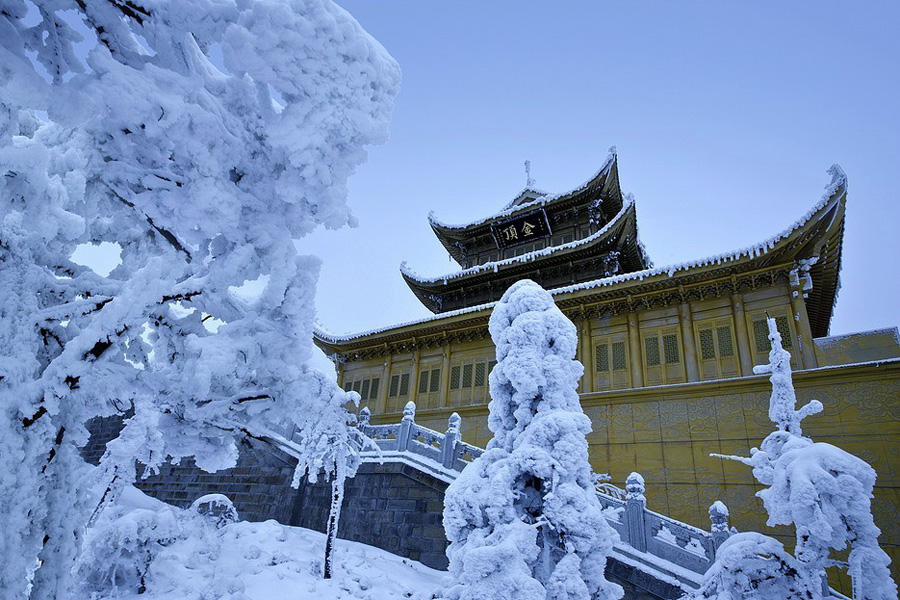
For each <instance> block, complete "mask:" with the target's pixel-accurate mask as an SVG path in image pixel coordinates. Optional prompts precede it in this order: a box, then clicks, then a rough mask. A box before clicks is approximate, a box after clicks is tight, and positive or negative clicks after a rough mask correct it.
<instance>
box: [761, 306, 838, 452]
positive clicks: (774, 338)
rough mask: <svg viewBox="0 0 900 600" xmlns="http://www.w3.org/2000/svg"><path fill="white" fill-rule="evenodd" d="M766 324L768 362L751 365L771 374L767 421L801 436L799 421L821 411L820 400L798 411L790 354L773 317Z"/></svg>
mask: <svg viewBox="0 0 900 600" xmlns="http://www.w3.org/2000/svg"><path fill="white" fill-rule="evenodd" d="M766 321H767V323H768V326H769V342H770V344H771V350H769V364H767V365H757V366H755V367H753V373H754V374H756V375H765V374H771V376H770V377H769V381H770V382H771V383H772V396H771V397H770V398H769V420H770V421H772V422H773V423H775V424H776V425H778V429H780V430H782V431H787V432H788V433H790V434H793V435H796V436H801V435H803V431H802V430H801V427H800V421H802V420H803V419H805V418H806V417H808V416H810V415H814V414H816V413H820V412H822V408H823V407H822V403H821V402H819V401H818V400H810V401H809V403H808V404H806V405H805V406H803V408H801V409H800V410H797V409H796V406H797V396H796V394H795V393H794V384H793V381H792V380H791V355H790V353H789V352H788V351H787V350H785V349H784V348H782V346H781V334H780V333H779V332H778V328H777V327H776V326H775V319H771V318H769V319H766Z"/></svg>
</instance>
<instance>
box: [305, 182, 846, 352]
mask: <svg viewBox="0 0 900 600" xmlns="http://www.w3.org/2000/svg"><path fill="white" fill-rule="evenodd" d="M828 174H829V175H831V182H830V183H829V184H828V185H827V186H825V193H824V194H823V195H822V199H821V200H820V201H819V202H817V203H816V205H815V206H813V207H812V208H811V209H810V210H809V211H807V213H806V214H805V215H803V216H802V217H800V218H799V219H798V220H796V221H795V222H794V223H793V224H792V225H791V226H790V227H788V228H787V229H785V230H784V231H782V232H781V233H779V234H777V235H775V236H772V237H770V238H769V239H767V240H765V241H764V242H762V243H760V244H757V245H755V246H749V247H747V248H742V249H740V250H735V251H733V252H726V253H723V254H717V255H714V256H707V257H706V258H701V259H697V260H693V261H688V262H683V263H677V264H673V265H667V266H663V267H655V268H650V269H644V270H642V271H633V272H631V273H624V274H622V275H613V276H612V277H604V278H602V279H594V280H592V281H586V282H583V283H577V284H575V285H570V286H566V287H560V288H555V289H552V290H547V291H549V292H550V294H552V295H554V296H558V295H560V294H568V293H570V292H575V291H579V290H587V289H593V288H599V287H609V286H611V285H615V284H617V283H622V282H624V281H634V280H639V281H642V280H643V279H644V278H648V277H656V276H658V275H663V274H665V275H668V276H669V277H672V276H674V275H675V273H677V272H679V271H686V270H689V269H694V268H698V267H705V266H709V265H721V264H725V263H729V262H735V261H737V260H739V259H741V258H743V257H745V256H746V257H750V258H755V257H757V256H762V255H763V254H766V253H768V252H769V251H770V250H772V248H774V247H775V244H776V243H777V242H779V241H781V240H782V239H784V238H786V237H788V236H789V235H791V234H792V233H794V232H795V231H796V230H797V229H799V228H800V227H802V226H803V225H805V224H806V223H807V222H808V221H809V220H810V219H811V218H812V217H813V215H815V214H816V213H817V212H819V211H820V210H822V209H823V208H824V207H825V206H826V205H827V204H828V203H829V201H830V200H831V199H832V198H834V197H835V196H836V194H837V193H838V191H839V190H841V189H842V188H843V189H844V190H845V191H846V189H847V175H846V174H845V173H844V171H843V169H841V167H840V166H839V165H837V164H835V165H832V166H831V168H830V169H828ZM623 210H624V207H623ZM614 221H615V219H614V220H613V221H610V223H612V222H614ZM607 225H609V224H607ZM598 233H599V232H598ZM584 239H585V240H586V239H588V238H584ZM581 241H584V240H581ZM573 243H574V242H573ZM523 256H524V255H523ZM516 258H523V257H516ZM508 260H509V259H508ZM500 262H504V261H500ZM495 304H497V302H496V301H494V302H487V303H485V304H479V305H477V306H470V307H467V308H461V309H458V310H453V311H448V312H445V313H440V314H437V315H429V316H427V317H423V318H421V319H415V320H412V321H407V322H405V323H401V324H399V325H388V326H385V327H379V328H377V329H371V330H369V331H363V332H360V333H352V334H347V335H336V334H333V333H330V332H328V331H326V330H325V329H323V328H321V327H320V326H319V325H316V327H315V334H316V335H317V336H318V337H319V338H320V339H322V340H324V341H326V342H346V341H350V340H355V339H359V338H362V337H366V336H370V335H376V334H379V333H383V332H385V331H389V330H392V329H401V328H403V327H408V326H410V325H419V324H421V323H428V322H430V321H439V320H441V319H448V318H451V317H455V316H459V315H463V314H467V313H473V312H478V311H481V310H486V309H489V308H493V306H494V305H495Z"/></svg>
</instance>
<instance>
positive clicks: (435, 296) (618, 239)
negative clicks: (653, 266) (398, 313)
mask: <svg viewBox="0 0 900 600" xmlns="http://www.w3.org/2000/svg"><path fill="white" fill-rule="evenodd" d="M648 266H649V261H648V260H647V258H646V255H645V254H644V251H643V248H642V246H641V245H640V242H639V240H638V231H637V216H636V211H635V205H634V200H633V198H631V197H629V198H628V199H626V202H625V204H624V205H623V206H622V209H621V210H620V211H619V213H618V214H617V215H615V216H614V217H613V218H612V219H611V220H610V221H609V222H608V223H607V224H606V225H605V226H604V227H603V228H602V229H600V230H599V231H597V232H595V233H594V234H592V235H590V236H587V237H585V238H583V239H580V240H576V241H574V242H570V243H568V244H563V245H560V246H552V247H548V248H544V249H542V250H537V251H534V252H529V253H527V254H524V255H522V256H516V257H513V258H508V259H506V260H501V261H496V262H491V263H486V264H483V265H478V266H476V267H472V268H469V269H464V270H461V271H457V272H455V273H450V274H447V275H442V276H439V277H433V278H423V277H420V276H418V275H417V274H415V273H414V272H413V271H412V270H411V269H409V268H408V267H407V266H406V265H405V263H404V265H401V273H402V275H403V278H404V280H405V281H406V283H407V285H409V287H410V289H412V291H413V293H415V294H416V297H417V298H419V300H420V301H421V302H422V303H423V304H424V305H425V306H426V307H427V308H428V309H429V310H431V311H432V312H435V313H442V312H448V311H452V310H457V309H460V308H465V307H468V306H473V305H477V304H483V303H485V302H491V301H494V300H499V299H500V296H502V295H503V292H505V291H506V289H507V288H508V287H509V286H510V285H512V284H513V283H514V282H516V281H518V280H520V279H525V278H528V279H532V280H534V281H536V282H537V283H538V284H540V285H541V286H543V287H544V288H545V289H553V288H557V287H562V286H565V285H572V284H576V283H580V282H583V281H588V280H592V279H597V278H601V277H609V276H611V275H619V274H622V273H630V272H633V271H639V270H642V269H645V268H647V267H648Z"/></svg>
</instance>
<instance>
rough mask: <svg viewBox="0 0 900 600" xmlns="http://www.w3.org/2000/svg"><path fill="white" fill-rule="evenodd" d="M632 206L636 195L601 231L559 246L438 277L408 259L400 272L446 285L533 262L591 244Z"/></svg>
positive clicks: (416, 278) (403, 263)
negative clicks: (418, 271) (423, 274)
mask: <svg viewBox="0 0 900 600" xmlns="http://www.w3.org/2000/svg"><path fill="white" fill-rule="evenodd" d="M632 206H634V197H632V196H629V197H628V198H627V200H626V202H625V203H624V204H623V206H622V210H620V211H619V212H618V214H616V216H615V217H613V218H612V219H610V221H609V223H607V224H606V225H604V226H603V228H601V229H600V230H599V231H597V232H595V233H592V234H591V235H589V236H587V237H583V238H581V239H579V240H575V241H572V242H569V243H567V244H560V245H559V246H548V247H546V248H542V249H540V250H534V251H532V252H526V253H525V254H522V255H520V256H513V257H511V258H505V259H503V260H497V261H493V262H486V263H484V264H482V265H476V266H474V267H469V268H468V269H462V270H459V271H456V272H454V273H449V274H447V275H440V276H438V277H420V276H419V275H417V274H416V272H415V271H413V270H412V269H410V268H409V266H408V265H407V264H406V261H404V262H402V263H400V272H401V273H403V274H404V275H406V276H407V277H409V278H411V279H415V280H416V281H418V282H420V283H437V282H438V281H440V282H443V283H444V284H445V285H446V283H447V281H448V280H451V279H459V278H460V277H466V276H468V275H475V274H476V273H483V272H485V271H494V272H496V271H497V269H499V268H501V267H505V266H507V265H512V264H516V263H527V262H531V261H533V260H535V259H538V258H540V257H542V256H548V255H550V254H556V253H557V252H560V251H562V250H571V249H573V248H578V247H579V246H584V245H586V244H590V243H591V242H593V241H596V240H598V239H600V238H602V237H603V236H605V235H606V233H607V232H608V231H609V230H610V229H612V228H613V227H615V226H616V225H618V223H619V221H620V220H621V219H623V218H624V217H625V215H626V214H627V211H628V210H629V209H630V208H631V207H632Z"/></svg>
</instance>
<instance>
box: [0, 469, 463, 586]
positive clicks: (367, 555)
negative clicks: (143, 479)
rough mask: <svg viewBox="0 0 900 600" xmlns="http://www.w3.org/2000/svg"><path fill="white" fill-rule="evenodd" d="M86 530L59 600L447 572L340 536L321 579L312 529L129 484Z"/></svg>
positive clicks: (428, 577)
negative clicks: (189, 503)
mask: <svg viewBox="0 0 900 600" xmlns="http://www.w3.org/2000/svg"><path fill="white" fill-rule="evenodd" d="M86 537H87V539H88V540H89V543H88V546H89V547H88V549H87V552H86V553H85V554H84V555H83V558H82V560H81V561H79V576H80V577H79V579H80V580H81V582H82V583H83V586H82V588H81V590H80V593H78V594H76V595H72V596H66V597H65V598H60V599H59V600H88V599H89V598H94V599H95V600H101V599H103V600H111V599H112V598H116V599H119V600H148V599H152V600H283V599H291V600H310V599H314V600H399V599H405V600H431V599H432V597H433V591H434V590H435V589H436V588H438V586H439V585H440V582H441V579H442V578H443V577H445V576H446V573H445V572H442V571H437V570H435V569H430V568H428V567H426V566H424V565H422V564H421V563H419V562H417V561H412V560H409V559H405V558H401V557H399V556H395V555H393V554H390V553H389V552H387V551H384V550H380V549H378V548H375V547H372V546H366V545H364V544H360V543H358V542H351V541H349V540H342V541H341V546H342V552H341V554H340V556H339V558H338V561H337V564H336V565H335V567H336V570H337V572H338V573H340V578H339V579H332V580H325V579H322V571H321V555H322V549H323V546H324V543H325V536H324V535H322V534H321V533H318V532H316V531H310V530H308V529H301V528H299V527H287V526H284V525H281V524H279V523H277V522H275V521H273V520H269V521H265V522H261V523H250V522H247V521H239V522H237V523H229V524H227V525H224V526H223V527H221V528H215V527H212V526H210V524H209V523H208V522H207V521H206V520H205V519H198V518H195V517H193V516H192V514H191V511H189V510H180V509H178V508H175V507H173V506H169V505H166V504H163V503H162V502H158V501H155V500H153V499H152V498H149V497H148V496H145V495H143V494H141V493H140V492H139V491H137V490H136V489H134V488H133V487H129V488H126V489H125V491H124V493H123V495H122V497H120V499H119V501H118V502H117V503H116V504H115V505H113V506H112V507H111V509H110V510H108V511H106V512H105V513H104V515H103V517H102V518H101V519H100V520H99V521H98V523H97V525H96V526H95V527H93V528H92V529H89V530H88V533H87V536H86ZM141 579H143V583H144V587H145V590H144V592H143V593H140V592H139V590H140V589H141ZM114 588H115V589H114ZM92 594H96V595H92ZM3 600H8V597H7V596H3ZM9 600H13V599H9ZM15 600H18V599H15Z"/></svg>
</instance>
